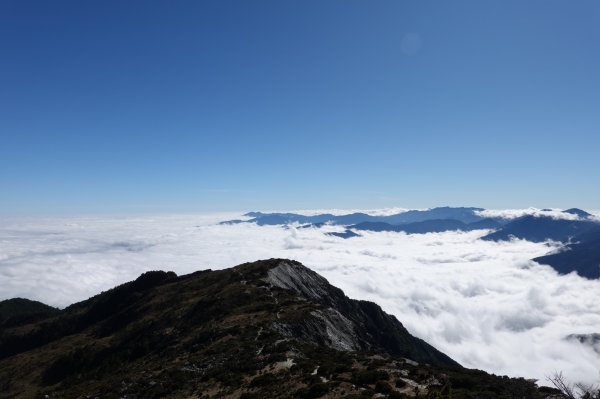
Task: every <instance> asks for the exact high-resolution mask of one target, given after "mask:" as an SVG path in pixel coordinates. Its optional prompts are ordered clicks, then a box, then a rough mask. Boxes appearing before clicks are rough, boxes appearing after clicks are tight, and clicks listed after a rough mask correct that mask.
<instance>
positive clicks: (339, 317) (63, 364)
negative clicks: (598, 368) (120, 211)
mask: <svg viewBox="0 0 600 399" xmlns="http://www.w3.org/2000/svg"><path fill="white" fill-rule="evenodd" d="M12 313H13V314H15V315H18V313H19V309H18V307H15V306H13V309H12ZM39 317H42V316H39ZM14 320H17V319H14ZM22 320H23V322H22V323H18V322H13V324H11V326H10V327H8V328H5V329H3V330H1V331H0V398H40V397H42V398H49V399H51V398H83V397H93V398H117V397H120V398H124V397H126V398H159V397H170V398H180V397H190V398H191V397H194V398H209V397H210V398H246V399H248V398H267V397H269V398H271V397H273V398H317V397H328V398H339V397H374V396H377V395H379V396H378V397H390V398H398V397H407V396H414V395H417V394H418V395H421V396H422V395H428V394H434V393H437V394H440V395H442V394H446V395H450V394H452V395H453V396H452V397H454V398H463V397H464V398H466V397H473V396H472V395H478V394H481V393H482V392H483V393H484V396H485V397H489V398H495V397H528V398H541V397H544V396H543V395H542V393H541V391H540V390H539V389H538V388H537V387H536V386H535V385H534V384H533V383H531V382H528V381H526V380H523V379H509V378H506V377H504V378H500V377H495V376H491V375H488V374H486V373H484V372H482V371H477V370H468V369H465V368H462V367H460V366H459V365H458V363H456V362H455V361H454V360H452V359H451V358H449V357H448V356H446V355H445V354H443V353H441V352H440V351H438V350H437V349H435V348H434V347H432V346H431V345H429V344H427V343H426V342H424V341H423V340H421V339H419V338H416V337H414V336H412V335H411V334H410V333H409V332H408V331H407V330H406V329H405V328H404V326H403V325H402V324H401V323H400V322H399V321H398V320H397V319H396V318H395V317H393V316H390V315H388V314H387V313H385V312H383V311H382V310H381V308H380V307H379V306H377V305H376V304H374V303H371V302H365V301H356V300H352V299H349V298H348V297H346V296H345V295H344V293H343V292H342V291H341V290H340V289H338V288H335V287H333V286H332V285H330V284H329V283H328V282H327V280H326V279H325V278H323V277H322V276H320V275H318V274H317V273H315V272H313V271H312V270H310V269H308V268H306V267H305V266H303V265H301V264H300V263H298V262H295V261H291V260H285V259H270V260H265V261H258V262H253V263H245V264H242V265H239V266H237V267H234V268H231V269H226V270H218V271H210V270H204V271H199V272H196V273H192V274H189V275H184V276H180V277H178V276H176V275H175V274H174V273H172V272H162V271H155V272H147V273H144V274H143V275H141V276H140V277H139V278H138V279H136V280H135V281H132V282H129V283H126V284H123V285H120V286H118V287H115V288H113V289H111V290H109V291H106V292H103V293H101V294H99V295H97V296H95V297H92V298H90V299H88V300H86V301H83V302H79V303H76V304H74V305H71V306H69V307H68V308H66V309H64V310H61V311H57V312H50V313H48V314H47V315H46V316H44V317H42V319H41V320H40V319H36V320H35V321H34V322H30V321H28V320H27V319H22ZM488 393H489V394H488ZM348 395H355V396H348ZM357 395H358V396H357ZM510 395H513V396H510ZM515 395H516V396H515ZM484 396H481V395H480V396H478V397H484Z"/></svg>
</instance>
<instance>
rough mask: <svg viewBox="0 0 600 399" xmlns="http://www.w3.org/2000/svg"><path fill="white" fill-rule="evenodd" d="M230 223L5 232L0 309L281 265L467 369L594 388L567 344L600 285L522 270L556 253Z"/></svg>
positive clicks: (535, 268) (435, 238)
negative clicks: (378, 311) (152, 280)
mask: <svg viewBox="0 0 600 399" xmlns="http://www.w3.org/2000/svg"><path fill="white" fill-rule="evenodd" d="M522 212H525V211H522ZM512 213H513V214H516V211H513V212H512ZM530 213H531V212H530ZM239 217H240V215H239V214H210V215H173V216H146V217H130V218H56V219H12V220H4V221H2V223H1V224H0V226H1V227H0V279H1V280H2V284H1V285H0V299H5V298H10V297H15V296H21V297H28V298H32V299H37V300H40V301H42V302H45V303H49V304H52V305H55V306H66V305H68V304H70V303H73V302H75V301H79V300H82V299H85V298H87V297H89V296H91V295H94V294H97V293H99V292H100V291H102V290H106V289H109V288H112V287H113V286H115V285H117V284H120V283H123V282H125V281H129V280H132V279H134V278H136V277H137V276H138V275H139V274H141V273H142V272H144V271H147V270H155V269H163V270H173V271H175V272H176V273H178V274H185V273H189V272H192V271H195V270H199V269H206V268H212V269H220V268H226V267H231V266H235V265H237V264H239V263H242V262H246V261H252V260H257V259H263V258H271V257H283V258H291V259H296V260H298V261H301V262H302V263H304V264H305V265H306V266H308V267H310V268H312V269H314V270H316V271H317V272H318V273H320V274H322V275H323V276H325V277H326V278H327V279H328V280H329V281H330V282H331V283H332V284H333V285H335V286H338V287H340V288H341V289H342V290H344V291H345V293H346V294H347V295H348V296H350V297H352V298H358V299H366V300H371V301H374V302H376V303H378V304H379V305H381V306H382V307H383V308H384V310H386V311H387V312H390V313H392V314H394V315H396V316H397V317H398V319H399V320H400V321H402V322H403V323H404V325H405V326H406V327H407V328H408V329H409V331H411V332H412V333H413V334H415V335H417V336H419V337H421V338H423V339H425V340H427V341H428V342H429V343H431V344H433V345H434V346H436V347H437V348H439V349H440V350H442V351H444V352H445V353H447V354H448V355H450V356H451V357H453V358H454V359H456V360H457V361H459V362H460V363H461V364H463V365H464V366H467V367H475V368H480V369H484V370H486V371H489V372H494V373H496V374H507V375H512V376H524V377H528V378H538V379H540V380H542V381H543V380H544V379H545V376H546V375H549V374H551V373H552V372H554V371H555V370H562V371H563V372H564V373H565V375H567V376H568V377H569V378H571V379H573V380H583V381H586V382H589V383H591V382H598V377H599V374H598V373H599V370H600V358H599V356H598V354H597V353H596V352H594V351H593V349H592V348H588V347H586V346H584V345H581V344H579V343H576V342H571V341H566V340H564V337H565V336H567V335H569V334H586V333H594V332H596V333H597V332H600V301H599V300H598V299H599V295H598V292H600V290H599V289H600V282H599V281H590V280H585V279H583V278H580V277H578V276H576V275H568V276H558V275H557V274H556V273H555V272H554V271H553V270H552V269H551V268H549V267H547V266H541V265H538V264H536V263H534V262H531V261H530V259H531V258H534V257H536V256H540V255H543V254H545V253H547V252H548V251H550V250H552V249H554V248H556V245H555V244H552V243H546V244H544V243H541V244H539V243H531V242H527V241H520V240H516V241H512V242H503V243H496V242H489V241H482V240H479V239H478V238H479V237H480V236H482V235H483V234H484V231H474V232H467V233H464V232H447V233H437V234H423V235H406V234H404V233H392V232H379V233H375V232H361V233H362V234H363V236H362V237H357V238H352V239H349V240H344V239H341V238H337V237H332V236H328V235H326V234H325V233H326V232H331V231H341V227H335V226H325V227H323V228H321V229H317V228H298V227H294V226H292V227H282V226H256V225H255V224H250V223H248V224H238V225H219V224H218V222H220V221H222V220H227V219H234V218H239Z"/></svg>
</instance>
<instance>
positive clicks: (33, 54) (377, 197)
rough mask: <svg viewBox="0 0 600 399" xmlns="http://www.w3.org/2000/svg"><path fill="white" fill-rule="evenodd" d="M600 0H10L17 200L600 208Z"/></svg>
mask: <svg viewBox="0 0 600 399" xmlns="http://www.w3.org/2000/svg"><path fill="white" fill-rule="evenodd" d="M599 43H600V3H599V2H597V1H577V2H573V1H566V0H565V1H554V0H543V1H522V0H519V1H452V2H446V1H436V2H430V1H354V0H343V1H280V0H278V1H251V2H250V1H221V0H220V1H203V2H201V1H182V2H167V1H143V2H142V1H139V2H134V1H128V2H122V1H85V2H82V1H53V2H48V1H39V2H32V1H23V0H18V1H9V0H6V1H2V2H0V213H4V214H38V213H104V212H182V211H186V212H187V211H215V210H246V209H294V208H327V207H336V208H344V207H347V208H353V207H354V208H356V207H362V208H374V207H384V206H404V207H427V206H436V205H474V206H482V207H489V208H504V207H526V206H538V207H554V206H555V207H571V206H579V207H583V208H590V209H600V184H598V183H599V181H598V171H600V156H598V151H599V148H600V134H599V133H600V132H599V130H600V128H599V127H600V73H599V72H598V71H600V47H599Z"/></svg>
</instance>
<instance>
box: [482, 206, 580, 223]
mask: <svg viewBox="0 0 600 399" xmlns="http://www.w3.org/2000/svg"><path fill="white" fill-rule="evenodd" d="M590 213H591V212H590ZM475 214H477V215H479V216H481V217H490V218H496V217H500V218H504V219H516V218H520V217H521V216H526V215H533V216H537V217H541V216H546V217H551V218H553V219H565V220H580V217H579V216H577V215H574V214H572V213H566V212H563V210H562V209H538V208H523V209H484V210H482V211H475Z"/></svg>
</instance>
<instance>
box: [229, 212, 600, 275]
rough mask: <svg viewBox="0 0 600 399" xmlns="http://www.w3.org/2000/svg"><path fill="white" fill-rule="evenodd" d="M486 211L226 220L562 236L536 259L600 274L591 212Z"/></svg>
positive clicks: (598, 234) (599, 234)
mask: <svg viewBox="0 0 600 399" xmlns="http://www.w3.org/2000/svg"><path fill="white" fill-rule="evenodd" d="M484 211H485V210H484V209H483V208H474V207H440V208H432V209H428V210H410V211H406V212H401V213H397V214H394V215H388V216H375V215H368V214H366V213H351V214H347V215H333V214H329V213H324V214H318V215H301V214H297V213H263V212H249V213H247V214H245V215H244V216H246V217H248V218H249V219H248V220H230V221H225V222H222V223H223V224H236V223H256V224H258V225H287V224H291V223H296V224H299V225H301V227H304V228H307V227H315V228H320V227H322V226H323V225H325V224H330V225H338V226H343V227H345V230H344V231H341V232H328V233H326V234H328V235H330V236H335V237H340V238H344V239H352V238H354V237H359V236H360V233H361V231H374V232H382V231H388V232H404V233H407V234H426V233H439V232H445V231H473V230H493V231H492V232H491V233H489V234H486V235H485V236H483V237H482V239H483V240H490V241H506V240H511V239H522V240H527V241H532V242H544V241H548V240H552V241H559V242H562V243H564V244H565V247H564V249H563V250H562V251H561V252H559V253H551V254H548V255H546V256H542V257H538V258H536V259H534V260H535V261H536V262H538V263H543V264H547V265H550V266H552V267H553V268H554V269H556V270H557V271H558V272H559V273H570V272H573V271H575V272H577V273H578V274H579V275H581V276H583V277H587V278H599V277H600V273H599V271H600V269H599V265H600V222H599V221H598V219H597V218H594V217H593V215H591V214H590V213H588V212H586V211H584V210H582V209H578V208H570V209H567V210H564V211H562V214H564V217H561V213H560V212H559V213H556V212H555V211H552V210H550V209H544V210H542V212H541V213H540V214H535V215H525V216H521V217H518V218H512V219H511V218H503V217H486V216H485V215H486V213H485V212H484ZM544 212H546V214H544ZM548 213H550V214H548Z"/></svg>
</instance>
